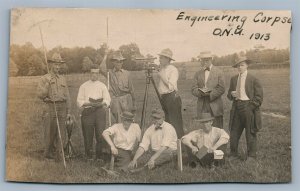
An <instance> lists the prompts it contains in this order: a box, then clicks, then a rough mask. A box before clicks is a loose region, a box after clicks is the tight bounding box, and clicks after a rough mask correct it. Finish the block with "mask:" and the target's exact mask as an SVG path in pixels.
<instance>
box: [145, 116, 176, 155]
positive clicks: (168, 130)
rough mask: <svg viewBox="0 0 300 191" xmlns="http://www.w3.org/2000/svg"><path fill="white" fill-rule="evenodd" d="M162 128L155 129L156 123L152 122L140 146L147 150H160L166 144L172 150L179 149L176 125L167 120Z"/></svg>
mask: <svg viewBox="0 0 300 191" xmlns="http://www.w3.org/2000/svg"><path fill="white" fill-rule="evenodd" d="M161 127H162V128H161V129H157V130H156V129H155V125H154V124H152V125H151V126H150V127H149V128H148V129H147V130H146V131H145V133H144V136H143V139H142V142H141V143H140V147H142V148H143V149H144V150H145V151H147V150H148V149H149V146H151V149H152V150H153V151H158V150H160V149H161V147H163V146H165V147H168V148H170V149H172V150H177V134H176V131H175V129H174V127H173V126H172V125H171V124H170V123H167V122H165V121H164V122H163V123H162V125H161Z"/></svg>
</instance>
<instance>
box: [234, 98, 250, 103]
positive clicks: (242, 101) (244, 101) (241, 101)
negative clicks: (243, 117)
mask: <svg viewBox="0 0 300 191" xmlns="http://www.w3.org/2000/svg"><path fill="white" fill-rule="evenodd" d="M235 101H236V102H237V103H246V102H249V101H250V100H240V99H238V100H235Z"/></svg>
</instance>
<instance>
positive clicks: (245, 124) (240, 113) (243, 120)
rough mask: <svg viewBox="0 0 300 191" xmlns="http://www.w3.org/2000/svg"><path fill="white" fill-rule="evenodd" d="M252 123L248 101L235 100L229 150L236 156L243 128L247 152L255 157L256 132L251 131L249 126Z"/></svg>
mask: <svg viewBox="0 0 300 191" xmlns="http://www.w3.org/2000/svg"><path fill="white" fill-rule="evenodd" d="M252 125H254V113H253V110H252V107H251V106H250V102H249V101H237V103H236V109H235V113H234V117H233V121H232V127H231V129H230V152H231V155H234V156H237V154H238V144H239V140H240V137H241V135H242V133H243V130H244V129H245V132H246V142H247V153H248V156H250V157H256V152H257V144H256V142H257V138H256V133H251V126H252Z"/></svg>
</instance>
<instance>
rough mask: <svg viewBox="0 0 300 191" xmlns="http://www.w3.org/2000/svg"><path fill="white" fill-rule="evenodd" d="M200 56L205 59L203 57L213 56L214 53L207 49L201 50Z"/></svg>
mask: <svg viewBox="0 0 300 191" xmlns="http://www.w3.org/2000/svg"><path fill="white" fill-rule="evenodd" d="M198 58H200V59H203V58H211V59H212V58H213V56H212V54H211V52H210V51H206V52H200V54H199V56H198Z"/></svg>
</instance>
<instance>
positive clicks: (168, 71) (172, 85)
mask: <svg viewBox="0 0 300 191" xmlns="http://www.w3.org/2000/svg"><path fill="white" fill-rule="evenodd" d="M159 75H160V77H161V78H163V79H165V81H167V82H168V85H166V84H165V83H164V82H163V81H162V80H161V79H160V80H159V82H158V91H159V93H160V94H167V93H171V92H173V91H177V90H178V89H177V80H178V77H179V74H178V70H177V68H176V67H175V66H173V65H171V64H169V65H167V66H166V67H163V68H161V69H160V71H159Z"/></svg>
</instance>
